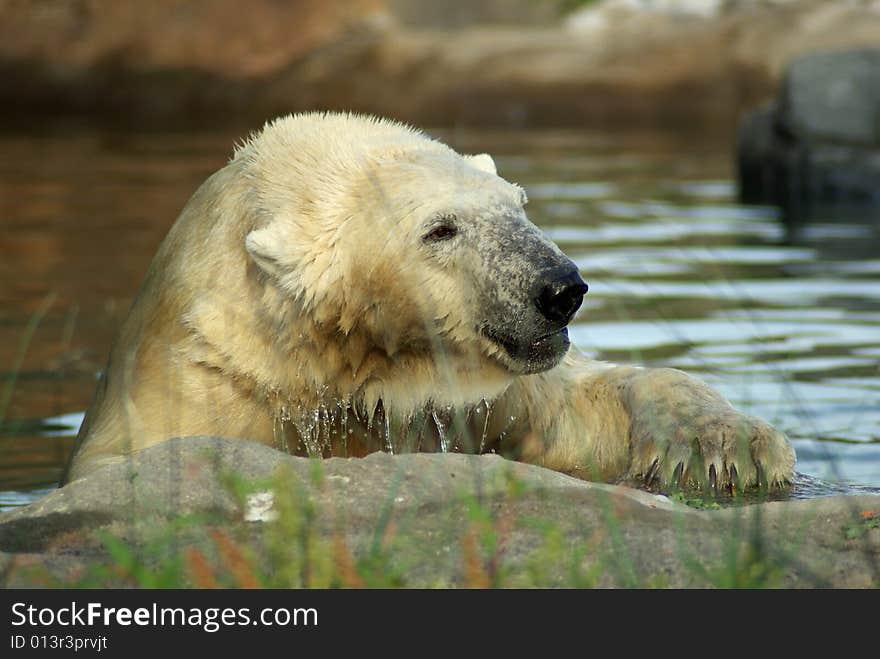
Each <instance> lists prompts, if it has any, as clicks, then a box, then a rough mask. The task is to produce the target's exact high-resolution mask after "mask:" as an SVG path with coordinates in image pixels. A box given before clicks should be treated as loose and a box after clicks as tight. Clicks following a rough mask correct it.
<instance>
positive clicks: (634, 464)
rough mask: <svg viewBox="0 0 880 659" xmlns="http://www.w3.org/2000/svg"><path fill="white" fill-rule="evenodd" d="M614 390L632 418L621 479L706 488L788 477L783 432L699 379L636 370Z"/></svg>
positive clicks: (790, 469)
mask: <svg viewBox="0 0 880 659" xmlns="http://www.w3.org/2000/svg"><path fill="white" fill-rule="evenodd" d="M606 377H614V374H613V373H612V372H609V373H607V374H606ZM618 391H619V393H620V396H621V402H622V404H623V407H624V409H625V410H626V411H627V412H628V415H629V419H630V427H629V443H630V451H631V455H632V460H631V463H630V467H629V473H628V474H627V478H630V479H633V480H637V481H640V482H643V483H645V485H648V486H651V485H658V486H660V487H669V486H672V487H699V488H702V489H706V488H710V489H712V490H718V489H721V488H725V489H735V490H739V489H742V488H743V487H745V488H749V487H755V486H758V487H779V486H783V485H785V484H788V483H790V482H791V479H792V477H793V475H794V464H795V453H794V449H793V448H792V446H791V444H790V443H789V442H788V440H787V439H786V438H785V436H784V435H783V434H782V433H780V432H779V431H777V430H776V429H774V428H773V427H772V426H770V425H769V424H767V423H766V422H764V421H762V420H761V419H757V418H755V417H752V416H748V415H746V414H743V413H741V412H739V411H738V410H736V409H734V407H733V406H732V405H731V404H730V403H728V402H727V401H726V400H725V399H724V398H723V397H722V396H721V395H720V394H718V393H717V392H716V391H714V390H713V389H712V388H711V387H709V386H708V385H706V384H705V383H703V382H701V381H700V380H697V379H696V378H693V377H690V376H688V375H687V374H685V373H682V372H681V371H677V370H675V369H671V368H656V369H639V370H633V371H630V372H628V373H625V374H623V377H622V378H621V380H620V385H619V387H618Z"/></svg>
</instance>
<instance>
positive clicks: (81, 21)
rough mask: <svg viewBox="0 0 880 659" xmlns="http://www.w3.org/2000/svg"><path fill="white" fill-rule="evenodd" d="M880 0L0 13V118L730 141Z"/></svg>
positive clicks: (853, 37)
mask: <svg viewBox="0 0 880 659" xmlns="http://www.w3.org/2000/svg"><path fill="white" fill-rule="evenodd" d="M878 44H880V0H836V1H829V0H593V1H590V0H587V1H583V0H581V1H578V0H486V1H484V2H468V1H467V0H445V1H443V0H436V1H430V0H410V1H408V0H252V1H249V2H247V3H244V2H237V1H236V0H152V1H151V2H133V1H114V0H0V75H2V78H3V81H4V84H3V85H2V86H0V95H2V103H0V112H2V114H3V115H4V116H6V117H13V116H15V115H25V116H28V117H33V116H38V115H57V114H71V113H73V114H77V113H79V114H90V115H91V114H98V115H103V116H106V118H107V119H108V120H109V119H123V120H125V119H127V120H132V121H137V122H152V121H159V122H162V123H167V122H168V121H170V120H180V121H196V122H199V123H202V122H206V121H207V122H218V121H224V120H228V118H229V117H230V116H235V117H236V118H237V119H239V120H242V121H253V120H258V119H261V118H265V117H267V116H270V115H274V114H279V113H285V112H291V111H299V110H306V109H313V108H320V109H352V110H359V111H369V112H376V113H380V114H383V115H389V116H393V117H397V118H400V119H404V120H407V121H412V122H416V123H419V124H431V125H453V124H455V125H478V126H511V127H523V126H526V127H542V126H548V125H553V126H606V125H613V124H616V125H644V126H647V127H676V126H681V127H685V128H688V129H691V128H694V127H695V126H696V127H699V128H701V129H712V128H721V129H725V130H727V129H730V128H731V127H732V126H733V125H735V122H736V120H737V118H738V117H739V116H740V115H741V114H742V112H743V110H745V109H747V108H750V107H752V106H754V105H756V104H757V103H759V102H761V101H763V100H767V99H769V98H771V97H772V96H773V94H774V91H775V88H776V85H777V82H778V81H779V79H780V77H781V75H782V73H783V71H784V69H785V66H786V65H787V64H788V63H789V62H790V61H792V59H793V58H795V57H796V56H798V55H800V54H804V53H808V52H814V51H818V50H827V49H835V48H844V47H857V46H877V45H878Z"/></svg>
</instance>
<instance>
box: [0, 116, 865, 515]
mask: <svg viewBox="0 0 880 659" xmlns="http://www.w3.org/2000/svg"><path fill="white" fill-rule="evenodd" d="M248 130H249V127H245V128H241V129H229V130H226V131H211V132H192V131H188V132H183V131H170V132H167V133H162V132H149V133H139V134H133V133H120V132H115V131H109V130H102V129H95V128H87V127H85V128H84V127H75V128H71V127H69V126H68V127H64V128H63V130H58V131H56V132H53V131H51V130H40V131H31V132H29V133H22V134H17V135H16V134H7V135H0V227H2V231H0V255H2V258H0V371H2V374H0V377H2V380H0V382H2V384H0V413H2V412H3V408H4V406H5V408H6V412H5V416H3V418H4V419H5V421H3V422H2V425H0V510H2V509H5V508H10V507H14V506H17V505H22V504H25V503H28V502H30V501H33V500H34V499H36V498H38V497H39V496H42V495H43V494H44V493H45V492H46V491H47V488H51V487H52V486H53V484H54V483H55V482H56V481H57V479H58V477H59V475H60V473H61V469H62V468H63V466H64V463H65V462H66V459H67V456H68V454H69V451H70V449H71V446H72V436H73V435H74V434H75V432H76V428H77V426H78V424H79V421H80V419H81V415H82V411H83V410H84V409H85V408H86V407H87V405H88V403H89V400H90V397H91V395H92V391H93V389H94V385H95V378H96V376H97V374H98V372H99V370H100V369H101V368H102V367H103V364H104V361H105V360H106V356H107V353H108V351H109V347H110V342H111V339H112V336H113V333H114V331H115V328H116V327H117V325H118V323H119V322H120V320H121V318H122V317H123V316H124V314H125V312H126V310H127V308H128V305H129V304H130V302H131V299H132V296H133V294H134V293H135V291H136V290H137V287H138V285H139V283H140V280H141V278H142V277H143V274H144V272H145V271H146V268H147V265H148V264H149V262H150V259H151V258H152V255H153V253H154V252H155V250H156V248H157V246H158V244H159V242H160V241H161V239H162V237H163V236H164V235H165V233H166V231H167V230H168V228H169V226H170V225H171V223H172V221H173V220H174V218H175V217H176V216H177V214H178V212H179V210H180V208H181V207H182V206H183V204H184V203H185V201H186V200H187V198H188V197H189V196H190V195H191V194H192V192H193V191H194V190H195V189H196V187H197V186H198V185H199V184H200V183H201V182H202V181H203V180H204V179H205V178H206V177H207V176H208V175H209V174H210V173H211V172H213V171H215V170H216V169H218V168H219V167H222V166H223V164H224V163H225V161H226V160H227V159H228V157H229V155H230V154H231V150H232V144H233V142H234V141H235V140H236V139H238V138H240V137H242V136H243V135H245V134H247V132H248ZM437 135H438V136H439V137H441V138H442V139H445V140H446V141H448V142H449V143H451V144H452V145H453V146H454V147H456V148H458V149H459V150H461V151H463V152H467V153H478V152H481V151H488V152H490V153H493V154H496V163H497V165H498V168H499V171H500V172H501V174H502V175H504V176H506V177H507V178H509V179H510V180H513V181H516V182H518V183H520V184H522V185H523V186H524V187H525V188H526V190H527V192H528V194H529V198H530V202H529V205H528V207H527V210H528V211H529V214H530V216H531V217H532V219H533V220H534V221H535V222H536V223H538V224H539V225H541V226H542V227H543V228H544V229H545V230H546V231H547V232H548V234H549V235H550V236H552V237H553V239H554V240H556V241H557V242H558V243H559V244H560V246H561V247H562V248H563V249H564V250H565V251H566V253H568V254H569V255H570V256H571V257H572V258H573V259H574V260H575V261H576V262H577V263H578V265H579V266H580V268H581V270H582V274H583V276H584V279H585V280H586V281H587V282H588V283H589V284H590V292H589V294H588V295H587V297H586V299H585V302H584V305H583V307H582V309H581V310H580V312H579V313H578V315H577V317H576V319H575V322H574V325H573V327H572V329H571V337H572V340H573V342H574V343H575V344H576V345H577V346H578V347H579V348H580V349H581V350H582V351H584V352H585V353H587V354H589V355H591V356H594V357H596V358H599V359H605V360H611V361H617V362H638V363H644V364H647V365H651V366H673V367H678V368H682V369H685V370H687V371H688V372H691V373H694V374H695V375H697V376H699V377H702V378H704V379H705V380H707V381H708V382H710V383H711V384H712V385H713V386H715V387H717V388H718V389H719V390H720V391H721V392H723V393H724V394H725V395H726V396H728V397H729V398H730V399H731V400H732V401H733V402H734V403H735V404H736V405H737V406H738V407H740V408H742V409H744V410H746V411H748V412H750V413H752V414H755V415H758V416H761V417H764V418H766V419H767V420H769V421H770V422H772V423H773V424H774V425H776V426H777V427H779V428H781V429H782V430H784V431H785V432H786V433H787V434H788V435H789V437H791V438H792V440H793V442H794V445H795V448H796V450H797V452H798V458H799V459H798V470H799V472H801V473H802V474H804V477H803V479H802V482H804V483H808V484H812V485H810V486H805V487H804V492H806V493H807V494H821V493H826V492H828V491H830V489H829V488H828V487H826V486H825V485H824V483H825V482H827V481H831V482H837V483H841V484H843V485H844V486H847V487H850V486H854V485H855V486H868V487H880V405H878V402H880V329H878V321H880V234H878V232H880V229H878V227H876V226H872V225H870V224H860V223H858V222H854V221H852V220H849V221H847V222H841V221H834V218H829V220H828V221H827V222H825V223H821V222H820V223H814V224H811V225H810V226H809V227H807V228H806V230H804V231H802V232H801V233H800V234H799V237H798V239H797V240H796V241H793V242H792V241H790V240H789V239H788V236H787V233H786V230H785V227H784V226H783V225H782V224H781V223H780V222H779V221H778V219H777V216H776V213H775V211H774V210H773V209H769V208H748V207H743V206H740V205H738V204H737V203H736V202H735V200H734V193H735V189H734V183H733V182H732V181H731V179H730V177H731V163H730V160H729V156H728V146H727V145H726V144H724V143H723V142H718V141H715V142H712V141H708V142H707V141H705V140H695V139H693V138H692V137H691V138H678V137H676V136H674V135H663V134H612V135H597V134H588V133H575V132H541V133H528V134H523V133H518V134H511V133H486V132H482V133H466V132H461V131H455V132H450V131H446V132H442V131H439V132H438V133H437ZM50 295H51V296H53V297H51V298H50V297H49V296H50ZM41 305H48V311H47V312H46V313H45V315H44V316H43V317H42V318H40V319H39V320H40V322H39V324H38V325H37V326H36V329H35V330H34V331H33V333H32V336H30V337H29V336H28V327H29V323H30V324H33V322H34V320H35V318H36V314H37V313H38V311H39V309H40V307H41ZM20 358H21V366H20V368H19V369H17V370H16V369H14V368H13V367H14V366H15V365H16V364H17V363H18V362H19V359H20ZM13 371H15V372H13ZM13 375H15V382H14V386H13V387H10V386H9V385H10V383H11V377H12V376H13ZM816 479H820V480H819V481H816ZM817 482H819V483H820V484H819V485H815V483H817Z"/></svg>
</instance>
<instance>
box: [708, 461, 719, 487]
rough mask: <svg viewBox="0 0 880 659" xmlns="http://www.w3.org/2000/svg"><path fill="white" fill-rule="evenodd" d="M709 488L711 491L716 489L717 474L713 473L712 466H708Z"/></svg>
mask: <svg viewBox="0 0 880 659" xmlns="http://www.w3.org/2000/svg"><path fill="white" fill-rule="evenodd" d="M709 487H711V488H712V489H713V490H717V489H718V474H717V472H716V471H715V465H714V464H711V465H709Z"/></svg>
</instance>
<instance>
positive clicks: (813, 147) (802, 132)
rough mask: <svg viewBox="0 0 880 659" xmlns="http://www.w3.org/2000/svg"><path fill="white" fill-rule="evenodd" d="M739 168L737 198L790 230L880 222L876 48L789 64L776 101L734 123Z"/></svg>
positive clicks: (879, 69) (879, 66) (879, 103)
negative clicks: (778, 216) (770, 209)
mask: <svg viewBox="0 0 880 659" xmlns="http://www.w3.org/2000/svg"><path fill="white" fill-rule="evenodd" d="M737 164H738V171H739V193H740V200H741V201H742V202H744V203H758V204H773V205H776V206H779V207H780V208H781V209H782V214H783V219H784V220H785V221H786V222H787V223H788V224H789V225H790V226H792V227H797V226H798V225H800V224H801V223H803V222H805V221H810V220H814V219H827V218H830V217H833V218H846V219H847V220H856V221H862V222H865V223H871V222H875V221H877V220H880V49H856V50H848V51H838V52H827V53H817V54H813V55H808V56H805V57H802V58H799V59H797V60H795V61H794V62H793V63H792V64H791V66H790V67H789V69H788V72H787V73H786V75H785V78H784V80H783V82H782V85H781V87H780V90H779V93H778V98H777V100H776V101H775V102H774V103H772V104H767V105H764V106H761V107H759V108H756V109H755V110H753V111H751V112H749V113H748V114H746V115H745V116H744V117H743V119H742V121H741V122H740V127H739V135H738V140H737Z"/></svg>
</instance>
